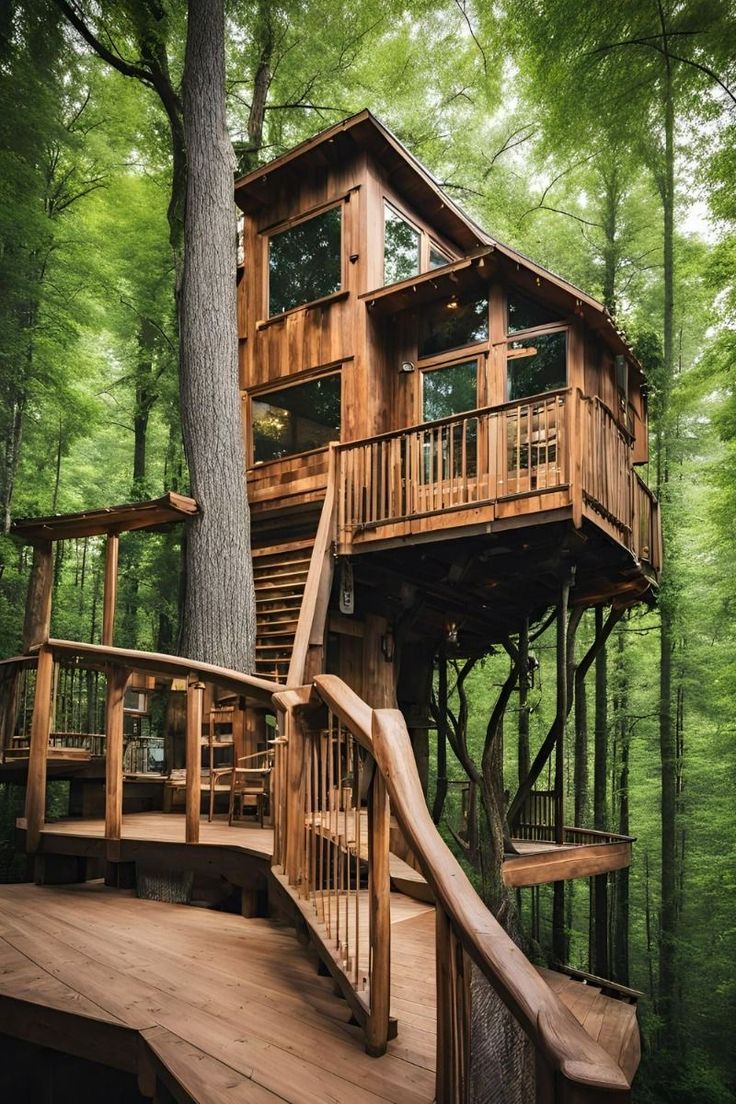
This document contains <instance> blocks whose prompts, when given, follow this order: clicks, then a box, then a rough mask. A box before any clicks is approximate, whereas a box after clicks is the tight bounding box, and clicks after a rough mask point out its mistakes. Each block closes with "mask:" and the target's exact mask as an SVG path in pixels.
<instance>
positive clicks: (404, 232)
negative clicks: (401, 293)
mask: <svg viewBox="0 0 736 1104" xmlns="http://www.w3.org/2000/svg"><path fill="white" fill-rule="evenodd" d="M384 213H385V223H384V238H383V282H384V284H396V283H398V282H399V280H408V279H409V277H410V276H416V275H417V273H418V272H419V264H420V258H419V246H420V237H419V234H418V233H417V231H416V230H415V229H414V227H413V226H410V225H409V223H408V222H405V221H404V219H402V218H400V216H399V215H397V214H396V212H395V211H394V210H393V208H392V207H389V205H388V204H387V203H386V204H384Z"/></svg>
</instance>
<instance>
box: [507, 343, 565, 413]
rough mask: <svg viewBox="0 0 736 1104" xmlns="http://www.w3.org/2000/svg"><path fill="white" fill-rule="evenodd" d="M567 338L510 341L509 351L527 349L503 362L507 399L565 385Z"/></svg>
mask: <svg viewBox="0 0 736 1104" xmlns="http://www.w3.org/2000/svg"><path fill="white" fill-rule="evenodd" d="M566 337H567V335H566V334H564V333H553V334H540V335H539V336H538V337H531V338H528V339H527V340H526V341H512V342H510V345H509V349H514V350H517V349H524V350H527V352H526V353H525V355H523V356H520V357H509V359H508V360H507V361H506V365H507V369H506V374H507V378H508V398H509V400H513V399H524V398H527V396H529V395H542V394H543V393H544V392H545V391H557V390H558V389H559V388H561V387H565V386H567V341H566Z"/></svg>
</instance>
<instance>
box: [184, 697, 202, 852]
mask: <svg viewBox="0 0 736 1104" xmlns="http://www.w3.org/2000/svg"><path fill="white" fill-rule="evenodd" d="M203 691H204V683H203V682H190V683H188V685H187V725H186V767H187V776H186V794H185V797H186V816H185V837H184V838H185V840H186V842H187V843H199V806H200V802H201V798H202V696H203Z"/></svg>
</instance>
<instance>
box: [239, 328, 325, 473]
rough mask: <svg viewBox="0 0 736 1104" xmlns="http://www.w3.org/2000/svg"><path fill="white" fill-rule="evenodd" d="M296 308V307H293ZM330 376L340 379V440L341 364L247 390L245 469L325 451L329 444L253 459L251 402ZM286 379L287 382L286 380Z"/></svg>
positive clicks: (285, 461) (253, 442)
mask: <svg viewBox="0 0 736 1104" xmlns="http://www.w3.org/2000/svg"><path fill="white" fill-rule="evenodd" d="M295 309H298V308H295ZM330 376H337V377H338V378H339V380H340V435H339V438H338V440H340V441H341V440H342V421H343V389H342V384H343V379H342V364H339V365H337V366H335V365H332V366H331V367H329V368H326V369H320V370H318V371H316V372H315V371H310V372H303V373H299V374H298V375H296V376H288V377H287V379H286V381H284V382H282V381H281V380H278V381H273V380H269V382H268V383H264V384H259V385H258V387H254V388H253V389H252V390H251V391H249V392H248V432H247V448H248V453H247V457H246V470H248V471H251V470H252V471H260V469H261V468H265V467H266V466H267V465H268V464H284V463H288V462H289V461H290V460H294V459H296V458H297V457H300V456H312V455H314V454H315V453H318V452H326V451H327V449H328V448H329V445H319V446H318V447H317V448H313V449H304V450H303V451H302V452H290V453H289V454H288V456H274V457H273V459H271V460H256V459H255V437H254V434H253V403H254V402H263V401H264V397H265V396H267V395H275V394H278V393H279V392H281V391H289V390H291V388H293V387H301V386H302V385H303V384H305V383H317V382H318V381H319V380H322V379H328V378H329V377H330ZM287 381H288V382H287Z"/></svg>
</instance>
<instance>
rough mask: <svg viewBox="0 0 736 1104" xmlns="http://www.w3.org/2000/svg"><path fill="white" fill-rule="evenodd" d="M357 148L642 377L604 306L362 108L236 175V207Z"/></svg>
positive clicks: (433, 217) (453, 235) (447, 227)
mask: <svg viewBox="0 0 736 1104" xmlns="http://www.w3.org/2000/svg"><path fill="white" fill-rule="evenodd" d="M356 147H357V148H359V149H365V150H367V151H368V152H369V153H371V154H372V155H373V156H374V157H375V158H376V160H377V161H379V162H380V163H381V165H382V166H383V167H384V168H385V170H386V171H387V172H388V175H389V176H390V178H391V181H392V183H393V184H394V185H395V187H396V189H397V191H398V192H400V193H401V194H402V195H403V196H405V198H406V199H407V200H408V201H410V202H411V203H413V204H414V206H415V208H416V210H417V211H418V213H420V214H422V215H423V216H424V217H425V218H426V220H427V222H428V223H429V224H430V225H431V226H433V227H435V228H436V229H437V230H439V231H441V232H442V233H443V234H445V235H446V236H447V237H448V238H449V239H450V240H451V241H455V242H457V244H458V245H459V246H461V247H462V248H463V249H464V250H465V252H466V253H468V254H471V253H474V252H475V251H476V250H478V249H479V248H480V247H483V246H490V247H492V249H493V251H494V253H495V254H496V256H497V258H498V259H499V261H500V263H501V264H502V265H503V266H504V267H505V268H507V269H508V268H511V269H514V268H516V269H517V270H523V271H524V272H525V273H526V274H528V275H529V276H531V277H532V278H533V279H534V280H535V281H536V282H537V283H538V284H539V283H540V281H543V282H545V283H547V284H549V285H550V286H551V288H553V289H554V291H555V292H556V293H557V296H558V297H559V296H560V295H562V296H564V297H565V298H566V299H567V300H568V301H569V300H572V302H569V307H570V310H571V312H572V311H574V312H576V313H578V314H580V315H581V316H582V317H584V318H585V321H586V322H587V323H588V324H589V325H590V326H591V328H592V329H594V330H595V331H596V332H598V333H599V334H600V336H601V337H602V338H603V339H604V340H605V341H606V342H607V343H608V344H609V345H610V347H611V348H612V349H613V350H614V351H615V352H617V353H623V354H624V355H625V356H626V357H627V359H628V360H629V361H630V362H631V363H632V364H633V365H634V367H635V368H637V369H638V370H639V371H640V372H641V373H642V375H643V369H642V366H641V364H640V363H639V361H638V359H637V358H636V356H635V354H634V353H633V351H632V349H631V347H630V346H629V344H628V342H627V340H626V337H625V335H624V334H623V332H622V331H621V330H620V329H619V328H618V327H617V325H616V323H615V321H614V319H613V317H612V315H611V313H610V312H609V310H608V308H607V307H605V306H604V305H603V303H600V302H599V301H598V300H597V299H594V298H593V297H592V296H591V295H588V294H587V292H585V291H583V290H582V289H581V288H578V287H576V286H575V284H572V283H570V281H569V280H565V279H564V278H563V277H562V276H558V275H557V274H556V273H554V272H551V271H550V270H549V269H547V268H545V267H544V266H543V265H540V264H538V263H537V262H536V261H533V260H532V259H531V258H530V257H527V256H526V255H525V254H524V253H521V252H520V251H519V250H518V249H513V248H512V247H511V246H509V245H506V244H505V243H504V242H501V241H499V240H498V238H494V237H493V236H492V235H490V234H488V233H487V232H486V231H485V230H483V228H482V227H481V226H479V225H478V223H477V222H476V221H475V220H474V219H473V218H471V216H470V215H468V214H467V213H466V212H465V211H463V209H462V208H461V207H460V206H459V205H458V204H457V203H455V201H454V200H453V199H451V198H450V196H448V195H446V193H445V192H443V190H442V188H441V187H440V185H439V183H438V182H437V180H436V179H435V178H434V176H433V175H432V173H431V172H430V171H429V169H427V168H426V167H425V166H424V165H423V164H422V163H421V161H419V160H418V159H417V158H416V157H415V156H414V154H413V153H411V151H410V150H408V149H407V148H406V146H405V145H404V144H403V143H402V142H401V141H400V140H399V139H398V138H397V137H396V135H395V134H393V133H392V131H390V130H389V129H388V127H386V126H384V124H383V123H381V122H380V121H379V120H378V119H377V118H376V117H375V115H373V114H372V113H371V112H370V111H369V110H368V109H367V108H364V109H363V110H362V111H358V112H357V113H356V114H355V115H351V116H349V117H348V118H347V119H343V120H341V122H339V123H334V124H333V125H332V126H330V127H327V128H326V129H325V130H322V131H320V132H319V133H318V134H315V135H313V136H312V137H311V138H307V139H306V140H305V141H304V142H300V143H299V145H297V146H294V147H293V148H292V149H290V150H288V151H287V152H286V153H283V154H281V156H280V157H276V158H274V160H273V161H269V162H267V163H266V164H265V165H260V166H259V167H258V168H256V169H253V170H252V171H251V172H249V173H246V174H245V175H244V176H241V177H239V178H238V179H237V180H236V181H235V200H236V203H237V204H238V206H239V207H240V208H241V210H243V211H244V212H245V213H246V214H248V213H253V212H254V211H257V210H259V209H261V208H263V207H265V206H267V205H268V203H269V202H270V199H271V196H272V191H271V187H270V186H269V185H272V184H273V183H274V182H282V181H285V180H288V179H289V177H290V176H295V175H296V172H297V169H296V163H297V162H298V164H299V170H300V171H303V169H304V168H305V167H309V168H316V167H320V166H324V165H326V164H338V163H340V162H341V161H343V160H344V159H345V158H346V156H347V155H348V154H349V153H354V152H355V149H356Z"/></svg>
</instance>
